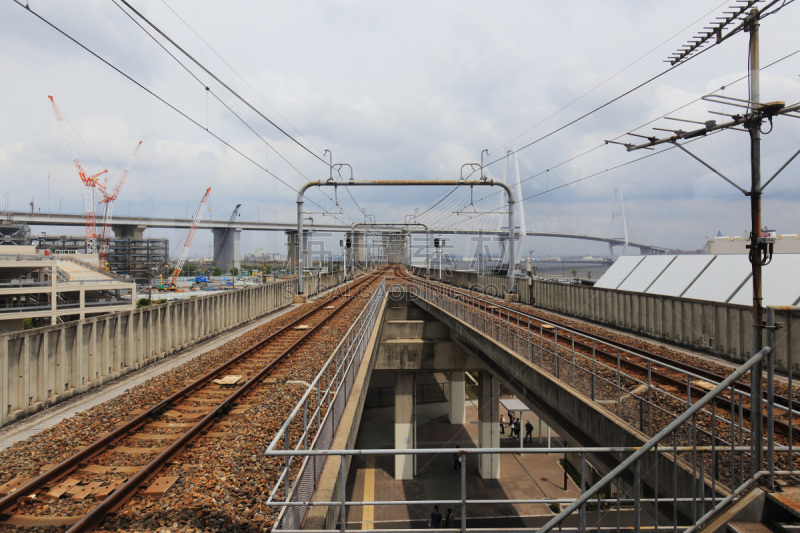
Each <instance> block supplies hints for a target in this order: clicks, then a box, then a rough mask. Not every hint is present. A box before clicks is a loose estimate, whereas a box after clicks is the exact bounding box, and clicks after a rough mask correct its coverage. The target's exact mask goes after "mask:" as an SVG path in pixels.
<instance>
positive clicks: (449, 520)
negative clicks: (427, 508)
mask: <svg viewBox="0 0 800 533" xmlns="http://www.w3.org/2000/svg"><path fill="white" fill-rule="evenodd" d="M454 526H455V519H454V518H453V510H452V509H448V510H447V514H445V515H444V522H442V527H454Z"/></svg>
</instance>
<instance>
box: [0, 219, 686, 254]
mask: <svg viewBox="0 0 800 533" xmlns="http://www.w3.org/2000/svg"><path fill="white" fill-rule="evenodd" d="M3 220H4V221H9V222H17V223H24V224H27V225H29V226H76V227H77V226H84V225H85V224H86V219H85V218H84V215H82V214H77V215H73V214H61V213H59V214H55V213H26V212H6V213H4V215H3ZM228 224H229V220H227V219H225V220H201V221H200V223H199V226H198V227H199V228H200V229H210V230H211V231H212V232H213V234H214V247H215V249H216V247H217V246H218V242H217V239H220V238H222V236H223V234H224V232H225V228H226V227H227V226H228ZM191 225H192V220H191V219H188V218H161V217H158V218H157V217H150V218H148V217H115V218H114V223H113V225H112V229H113V230H114V235H115V236H116V237H119V238H124V237H133V238H143V234H144V230H146V229H148V228H164V229H175V228H179V229H180V228H182V229H188V228H190V227H191ZM352 228H353V226H352V225H345V224H313V223H312V224H311V226H310V227H309V228H308V229H309V230H310V231H316V232H331V233H335V232H347V231H352ZM231 229H232V230H233V233H232V235H233V236H234V239H233V241H231V245H230V246H232V247H233V248H235V249H237V250H238V243H239V238H240V236H241V232H242V231H283V232H285V233H288V234H290V235H291V234H293V233H294V232H296V231H297V224H296V222H294V221H293V222H260V221H255V222H254V221H241V220H237V221H235V222H234V224H233V227H232V228H231ZM386 231H389V232H398V231H400V230H399V229H398V228H396V227H387V230H386ZM403 231H406V232H409V233H412V234H424V233H426V231H425V230H424V229H423V228H421V227H419V226H415V225H414V224H410V225H409V227H408V228H407V229H404V230H403ZM428 233H431V234H437V235H475V234H476V232H475V231H474V230H459V229H455V228H435V227H432V228H430V229H429V231H428ZM482 234H483V235H487V236H497V237H502V236H505V235H507V234H508V230H507V229H506V230H503V229H502V228H501V229H497V230H487V231H483V232H482ZM526 235H527V236H529V237H550V238H559V239H577V240H584V241H594V242H603V243H606V244H608V246H609V249H612V248H613V247H615V246H617V247H618V246H625V245H626V242H625V240H624V239H622V238H619V237H600V236H595V235H586V234H579V233H558V232H539V231H527V232H526ZM627 246H628V247H632V248H637V249H638V250H639V253H640V254H641V255H666V254H671V253H678V252H680V250H675V249H670V248H666V247H663V246H655V245H651V244H644V243H637V242H631V241H628V242H627ZM223 255H225V251H223Z"/></svg>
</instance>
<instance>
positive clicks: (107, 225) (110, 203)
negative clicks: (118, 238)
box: [100, 141, 142, 266]
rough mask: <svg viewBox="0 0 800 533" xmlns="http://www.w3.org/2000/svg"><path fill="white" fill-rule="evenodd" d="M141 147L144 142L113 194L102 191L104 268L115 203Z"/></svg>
mask: <svg viewBox="0 0 800 533" xmlns="http://www.w3.org/2000/svg"><path fill="white" fill-rule="evenodd" d="M141 147H142V141H139V144H137V145H136V149H134V151H133V154H132V155H131V157H130V159H129V160H128V165H127V166H126V167H125V170H124V171H123V172H122V175H121V176H120V178H119V182H118V183H117V186H116V187H114V190H113V191H112V192H111V194H108V192H107V191H106V189H105V188H103V189H101V192H102V194H103V199H102V200H100V203H101V204H105V205H104V209H103V229H102V232H101V234H100V265H101V266H104V265H105V263H106V262H107V261H108V250H109V248H110V246H109V243H110V241H111V220H112V218H113V217H114V202H115V201H116V199H117V195H119V191H120V189H122V186H123V185H124V184H125V179H126V178H127V177H128V174H129V173H130V171H131V168H132V167H133V163H134V162H135V161H136V157H137V156H138V155H139V149H140V148H141Z"/></svg>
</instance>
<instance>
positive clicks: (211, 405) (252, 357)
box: [0, 272, 384, 531]
mask: <svg viewBox="0 0 800 533" xmlns="http://www.w3.org/2000/svg"><path fill="white" fill-rule="evenodd" d="M383 274H384V273H383V272H380V273H377V274H375V275H371V276H365V277H364V278H362V279H361V280H358V281H357V282H353V283H351V284H350V285H348V286H347V287H345V288H344V289H343V290H340V291H336V292H334V293H333V294H332V295H331V296H329V297H328V298H326V299H324V300H321V301H317V302H314V303H313V304H308V306H307V309H305V310H304V312H303V313H302V314H300V315H299V316H298V317H296V318H294V319H293V320H291V321H290V322H289V323H288V324H286V325H285V326H284V327H282V328H280V329H276V330H275V331H272V332H269V333H268V335H267V336H266V338H264V339H263V340H261V341H260V342H258V343H256V344H254V345H253V346H251V347H249V348H247V349H245V350H243V351H241V352H240V353H238V354H236V355H235V356H233V357H231V358H230V359H229V360H228V361H226V362H225V363H223V364H221V365H219V366H217V367H216V368H214V369H213V370H212V371H210V372H208V373H206V374H205V375H203V376H202V377H201V378H200V379H197V380H192V382H191V383H188V384H186V386H185V387H183V388H182V389H181V390H179V391H178V392H176V393H174V394H172V395H170V396H169V397H168V398H166V399H164V400H162V401H160V402H158V403H157V404H156V405H154V406H152V407H151V408H149V409H147V410H145V411H144V412H142V413H140V414H139V415H137V416H135V417H134V418H132V419H130V420H128V421H127V422H124V423H122V424H121V425H119V427H117V428H116V429H115V430H113V431H111V432H110V433H108V434H107V435H105V436H103V437H102V438H100V439H98V440H96V441H95V442H93V443H92V444H90V445H89V446H87V447H85V448H84V449H82V450H81V451H80V452H78V453H76V454H74V455H73V456H71V457H69V458H68V459H66V460H64V461H62V462H61V463H60V464H58V465H56V466H54V467H53V468H50V469H48V470H47V471H45V472H43V473H41V474H40V475H38V476H37V477H35V478H33V479H17V480H16V484H17V486H16V488H15V490H13V492H11V493H10V494H8V495H6V496H5V497H3V498H2V499H0V519H3V521H0V526H3V525H4V524H5V525H7V526H8V525H10V526H12V527H13V526H14V525H15V524H16V525H17V527H19V526H20V525H21V526H22V527H23V528H24V527H25V524H26V523H27V524H28V525H29V526H30V527H46V526H49V527H53V526H56V527H69V528H70V529H69V531H86V530H90V529H92V528H95V527H98V526H99V525H101V524H102V523H103V520H104V519H105V517H106V516H107V515H108V514H109V513H112V512H115V511H118V510H119V509H120V508H121V507H122V506H123V505H125V503H126V502H127V501H128V500H129V499H131V498H132V497H134V495H137V494H139V493H141V492H142V489H143V487H147V491H149V492H150V493H152V494H159V493H161V494H163V493H164V492H166V490H168V489H169V488H170V486H171V485H172V484H173V483H175V481H176V480H177V479H176V476H160V477H157V476H159V475H160V474H161V472H162V471H163V470H164V469H165V468H166V467H167V466H168V465H170V463H171V462H172V461H174V460H175V459H176V458H177V457H178V456H179V455H180V454H181V453H183V452H184V451H185V450H186V449H187V447H189V446H190V445H191V444H192V443H193V442H194V441H196V439H198V437H200V436H208V435H212V436H216V438H218V439H224V438H225V436H226V432H225V431H224V423H225V420H226V418H227V417H229V416H230V415H231V414H232V413H235V412H236V411H237V407H238V406H239V405H240V402H241V400H242V399H243V398H245V397H246V395H248V394H249V393H250V392H251V391H253V390H256V389H258V388H259V387H263V384H264V383H265V382H269V381H270V380H272V381H277V380H279V379H281V377H280V376H277V377H276V376H274V373H275V372H276V369H279V368H285V367H286V366H287V365H289V364H290V363H289V361H290V360H291V358H292V357H294V354H295V353H297V352H298V351H299V349H300V347H301V346H303V345H304V344H306V343H310V342H311V341H312V340H313V339H314V338H315V335H318V334H319V333H324V332H325V331H326V330H329V329H330V328H332V327H333V326H331V324H332V323H334V322H335V321H336V320H337V317H338V316H339V315H340V314H341V315H345V314H347V313H343V311H344V310H346V309H348V304H349V303H351V302H353V300H355V299H356V298H357V297H358V296H360V295H361V294H363V293H364V292H365V291H369V290H370V288H371V287H372V286H373V285H374V284H375V283H376V281H377V280H379V279H380V278H381V277H382V276H383ZM339 320H340V321H343V322H345V323H346V321H347V317H344V316H343V317H342V318H341V319H339ZM298 364H300V365H306V364H307V362H300V363H298ZM277 372H279V373H280V372H284V373H286V372H285V370H278V371H277ZM271 375H272V377H271ZM273 414H275V413H273ZM218 427H222V428H223V430H222V431H213V432H212V431H210V430H211V429H215V430H216V429H217V428H218ZM43 502H50V503H49V504H44V505H43ZM47 510H50V511H51V513H50V514H45V513H44V512H43V511H47Z"/></svg>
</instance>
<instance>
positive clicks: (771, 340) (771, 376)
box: [766, 307, 793, 490]
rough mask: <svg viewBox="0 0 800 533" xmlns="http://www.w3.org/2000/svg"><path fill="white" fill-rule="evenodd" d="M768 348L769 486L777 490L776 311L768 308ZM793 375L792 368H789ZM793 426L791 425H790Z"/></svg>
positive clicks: (790, 408) (790, 406) (790, 407)
mask: <svg viewBox="0 0 800 533" xmlns="http://www.w3.org/2000/svg"><path fill="white" fill-rule="evenodd" d="M766 341H767V346H769V347H770V348H772V350H771V351H770V352H769V353H768V354H767V469H768V470H769V476H768V478H767V485H768V488H769V489H770V490H773V489H774V488H775V310H774V309H772V308H771V307H769V308H767V339H766ZM789 373H790V374H791V367H789ZM792 405H793V404H791V403H790V404H789V417H788V419H789V420H790V421H791V420H792V419H793V416H792V413H791V411H792V409H793V407H792ZM790 425H791V424H790Z"/></svg>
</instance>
